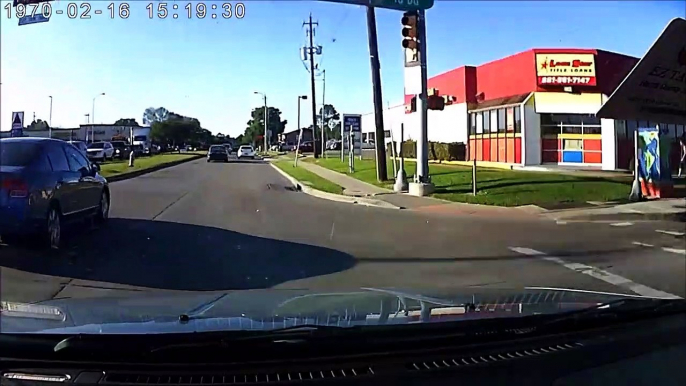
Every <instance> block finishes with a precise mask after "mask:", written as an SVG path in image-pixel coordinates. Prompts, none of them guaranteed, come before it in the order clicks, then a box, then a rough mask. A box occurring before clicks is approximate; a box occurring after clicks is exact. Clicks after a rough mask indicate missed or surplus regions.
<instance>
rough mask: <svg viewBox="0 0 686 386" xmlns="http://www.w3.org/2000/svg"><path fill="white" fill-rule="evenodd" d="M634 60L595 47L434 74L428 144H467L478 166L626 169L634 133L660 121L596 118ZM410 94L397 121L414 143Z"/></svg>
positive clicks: (527, 54)
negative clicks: (437, 106) (440, 103)
mask: <svg viewBox="0 0 686 386" xmlns="http://www.w3.org/2000/svg"><path fill="white" fill-rule="evenodd" d="M637 62H638V58H634V57H630V56H626V55H622V54H618V53H614V52H608V51H603V50H595V49H531V50H528V51H524V52H520V53H518V54H515V55H512V56H508V57H506V58H503V59H499V60H496V61H493V62H489V63H486V64H482V65H480V66H463V67H459V68H456V69H454V70H451V71H448V72H445V73H443V74H440V75H437V76H434V77H432V78H430V79H429V81H428V87H429V94H430V95H431V94H434V95H440V96H443V97H444V99H445V101H446V107H445V109H444V110H443V111H430V112H429V128H428V133H429V140H430V141H440V142H465V143H468V147H469V152H468V156H469V159H470V160H472V159H475V158H476V160H477V161H489V162H500V163H508V164H513V165H517V164H518V165H540V164H545V163H553V164H564V165H576V166H584V167H598V168H601V167H602V169H606V170H614V169H624V168H627V167H628V166H629V161H630V159H631V155H632V151H631V147H632V140H631V138H633V134H632V133H633V130H635V128H636V127H638V126H643V125H655V124H657V123H660V122H625V121H615V120H611V119H599V118H597V117H596V116H595V113H596V112H597V111H598V109H599V108H600V106H601V105H602V104H603V103H604V102H605V101H606V100H607V98H608V97H609V96H610V95H611V94H612V92H613V91H614V90H615V88H617V86H618V85H619V84H620V83H621V82H622V80H623V79H624V78H625V77H626V76H627V74H628V73H629V72H630V71H631V69H632V68H633V67H634V66H635V64H636V63H637ZM407 71H412V69H406V72H407ZM406 76H407V73H406ZM406 79H407V78H406ZM406 82H407V81H406ZM406 87H407V83H406ZM412 97H413V95H406V96H405V106H404V110H405V111H404V112H405V114H406V115H405V116H404V117H403V118H401V119H402V122H403V123H404V125H405V131H406V133H408V134H409V137H410V138H413V137H414V138H416V137H417V133H418V130H419V126H418V125H419V121H418V119H417V116H418V114H417V113H415V112H412V107H411V106H412V103H411V100H412ZM391 114H392V115H395V114H393V113H391ZM389 118H390V121H393V117H389ZM363 119H364V118H363ZM372 119H373V115H372ZM387 121H388V119H387ZM365 126H368V125H364V124H363V131H368V130H365V129H369V128H366V127H365ZM665 126H668V127H669V130H670V132H672V133H673V134H674V136H675V138H676V136H678V135H681V133H682V132H683V131H684V127H683V125H681V126H679V125H665Z"/></svg>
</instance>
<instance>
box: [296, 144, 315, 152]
mask: <svg viewBox="0 0 686 386" xmlns="http://www.w3.org/2000/svg"><path fill="white" fill-rule="evenodd" d="M299 150H300V152H301V153H312V152H313V151H314V143H312V142H303V143H301V144H300V149H299Z"/></svg>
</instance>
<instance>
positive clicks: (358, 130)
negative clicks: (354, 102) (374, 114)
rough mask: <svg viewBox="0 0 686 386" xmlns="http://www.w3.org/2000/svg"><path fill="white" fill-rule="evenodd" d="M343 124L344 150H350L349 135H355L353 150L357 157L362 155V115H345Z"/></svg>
mask: <svg viewBox="0 0 686 386" xmlns="http://www.w3.org/2000/svg"><path fill="white" fill-rule="evenodd" d="M342 121H343V124H342V125H341V138H342V139H343V143H342V145H343V148H344V149H347V148H348V143H349V141H350V140H349V139H348V138H349V135H350V133H351V132H352V133H353V150H354V152H355V155H362V115H360V114H343V119H342Z"/></svg>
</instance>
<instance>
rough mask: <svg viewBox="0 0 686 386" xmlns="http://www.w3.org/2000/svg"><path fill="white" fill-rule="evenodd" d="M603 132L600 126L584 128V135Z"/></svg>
mask: <svg viewBox="0 0 686 386" xmlns="http://www.w3.org/2000/svg"><path fill="white" fill-rule="evenodd" d="M601 132H602V129H601V128H600V126H584V134H600V133H601Z"/></svg>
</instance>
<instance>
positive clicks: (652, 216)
mask: <svg viewBox="0 0 686 386" xmlns="http://www.w3.org/2000/svg"><path fill="white" fill-rule="evenodd" d="M551 220H556V221H608V222H610V221H673V222H686V212H681V213H627V212H624V213H612V214H586V215H579V216H569V217H552V216H551Z"/></svg>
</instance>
